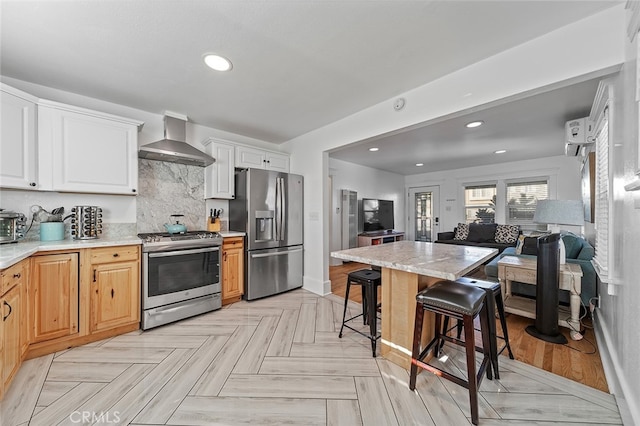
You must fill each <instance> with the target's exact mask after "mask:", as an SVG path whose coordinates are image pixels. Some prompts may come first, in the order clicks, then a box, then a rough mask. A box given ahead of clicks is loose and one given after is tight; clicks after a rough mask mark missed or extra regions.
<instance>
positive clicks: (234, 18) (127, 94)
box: [0, 0, 622, 174]
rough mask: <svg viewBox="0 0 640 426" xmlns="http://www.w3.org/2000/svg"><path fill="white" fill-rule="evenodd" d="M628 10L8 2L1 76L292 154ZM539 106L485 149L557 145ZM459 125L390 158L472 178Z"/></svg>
mask: <svg viewBox="0 0 640 426" xmlns="http://www.w3.org/2000/svg"><path fill="white" fill-rule="evenodd" d="M620 1H622V0H620ZM620 1H611V0H606V1H594V0H586V1H579V0H571V1H538V0H534V1H524V0H523V1H402V0H381V1H365V0H351V1H349V0H344V1H326V0H300V1H291V0H286V1H285V0H271V1H258V0H252V1H249V0H235V1H228V0H226V1H222V0H220V1H218V0H183V1H178V0H163V1H155V0H111V1H107V0H103V1H95V0H91V1H89V0H69V1H35V0H29V1H10V0H1V1H0V7H1V10H0V12H1V15H0V19H1V33H0V36H1V38H0V67H1V68H0V72H1V74H2V75H4V76H8V77H12V78H16V79H19V80H24V81H28V82H32V83H36V84H41V85H44V86H48V87H53V88H56V89H61V90H65V91H68V92H73V93H78V94H82V95H85V96H89V97H93V98H97V99H102V100H105V101H109V102H114V103H117V104H122V105H127V106H130V107H133V108H138V109H141V110H145V111H149V112H152V113H157V114H161V113H163V112H164V111H166V110H169V111H175V112H179V113H181V114H185V115H187V116H189V118H190V120H191V121H192V122H195V123H197V124H201V125H204V126H208V127H213V128H216V129H220V130H224V131H227V132H232V133H236V134H239V135H243V136H247V137H251V138H256V139H260V140H264V141H267V142H272V143H282V142H285V141H287V140H290V139H292V138H294V137H296V136H299V135H301V134H304V133H306V132H309V131H311V130H313V129H316V128H319V127H322V126H324V125H326V124H329V123H331V122H334V121H336V120H338V119H341V118H343V117H345V116H348V115H350V114H353V113H355V112H357V111H360V110H362V109H365V108H367V107H370V106H372V105H374V104H377V103H379V102H382V101H384V100H387V99H391V98H394V97H395V96H397V95H398V94H400V93H403V92H405V91H408V90H410V89H413V88H415V87H418V86H421V85H423V84H425V83H428V82H430V81H432V80H434V79H437V78H438V77H441V76H443V75H446V74H448V73H450V72H452V71H454V70H457V69H460V68H462V67H464V66H467V65H470V64H472V63H474V62H477V61H478V60H480V59H483V58H486V57H488V56H491V55H494V54H496V53H498V52H501V51H504V50H505V49H508V48H510V47H513V46H516V45H519V44H521V43H523V42H525V41H527V40H530V39H532V38H535V37H538V36H540V35H542V34H545V33H547V32H549V31H552V30H553V29H556V28H559V27H561V26H564V25H567V24H569V23H571V22H574V21H576V20H579V19H581V18H584V17H586V16H588V15H591V14H594V13H596V12H599V11H601V10H603V9H605V8H608V7H612V6H615V5H616V4H619V3H620ZM210 52H215V53H219V54H222V55H224V56H226V57H228V58H229V59H231V61H232V62H233V70H232V71H231V72H228V73H218V72H215V71H212V70H210V69H208V68H206V66H205V65H204V64H203V61H202V56H203V55H204V54H205V53H210ZM584 90H587V89H584ZM593 90H594V89H593V85H591V86H589V88H588V90H587V91H591V92H592V91H593ZM568 96H570V97H569V98H563V99H564V100H563V106H564V107H563V108H561V109H560V110H558V111H556V112H557V113H558V114H562V116H561V117H560V116H557V117H548V118H547V119H551V120H552V121H553V122H555V123H556V124H557V125H561V124H563V123H564V121H565V119H566V118H567V114H569V113H571V114H570V115H572V114H573V113H574V112H575V113H577V114H578V115H584V113H585V107H586V102H587V98H589V97H590V99H589V104H590V100H591V99H592V98H593V96H592V94H591V95H585V94H584V93H582V94H571V95H568ZM567 99H569V100H571V99H573V102H574V103H567V102H568V100H567ZM532 102H533V101H532ZM533 103H534V105H532V104H530V103H528V102H527V101H523V102H522V103H518V104H517V105H518V106H520V105H522V107H523V108H525V110H523V111H522V112H520V113H518V111H517V110H516V109H515V107H513V106H511V107H503V108H502V109H498V110H492V111H491V115H492V116H490V115H486V116H485V118H483V119H485V120H486V121H487V126H485V127H484V128H481V129H479V132H477V133H475V134H476V135H479V136H480V137H482V138H483V141H484V142H483V145H482V146H483V147H489V146H491V147H494V146H495V147H496V149H498V148H505V149H509V148H510V147H511V146H514V147H515V146H516V145H517V142H518V140H520V139H522V140H524V138H525V137H526V138H529V137H530V132H529V131H525V130H523V127H525V126H526V127H529V126H530V125H532V126H533V127H534V128H535V129H536V130H537V131H538V132H546V131H550V130H547V125H546V124H545V123H549V122H548V121H542V119H541V118H540V119H538V118H536V114H538V113H544V114H547V115H549V113H550V112H551V110H550V105H552V104H553V105H555V101H553V102H552V103H550V102H549V101H548V100H545V101H540V102H538V103H535V102H533ZM540 105H542V106H543V108H540V107H539V106H540ZM488 113H489V111H488V112H487V114H488ZM586 113H588V110H586ZM506 116H508V117H509V119H508V120H505V119H504V117H506ZM489 118H491V120H490V119H489ZM498 118H502V120H501V121H497V119H498ZM525 118H526V119H527V120H525ZM569 118H575V117H573V116H571V117H569ZM547 119H545V120H547ZM527 121H529V122H531V123H530V125H529V124H527ZM492 122H493V124H492ZM498 123H501V124H498ZM458 124H459V123H458V122H457V121H452V122H451V123H442V124H440V125H438V126H435V127H433V128H429V129H427V128H425V129H424V130H423V132H426V133H423V134H421V135H420V136H417V135H416V134H415V133H411V134H404V135H401V136H398V137H397V138H396V139H394V140H392V141H387V142H385V145H390V144H391V145H394V146H396V145H397V144H400V143H402V142H401V140H403V139H414V140H415V139H419V142H420V143H419V145H415V146H414V147H412V148H407V149H402V150H400V149H396V150H395V151H396V153H399V152H401V151H404V152H405V153H407V154H410V157H411V158H412V161H413V159H414V158H418V157H420V160H421V161H423V162H424V163H427V162H428V161H429V160H430V159H432V160H434V159H438V162H439V164H447V165H451V164H454V163H455V164H458V165H459V164H464V165H468V164H471V162H470V161H471V160H470V159H469V158H466V159H465V158H456V152H461V151H462V149H458V148H455V146H458V144H462V145H461V146H463V147H464V146H467V145H471V146H478V144H477V142H474V143H472V142H471V138H470V137H469V133H464V134H461V133H460V130H459V129H458V127H459V126H458ZM536 124H537V125H536ZM514 126H515V128H516V129H520V133H518V134H514V133H513V132H512V131H511V130H513V129H514ZM556 130H557V129H556ZM495 139H498V140H499V142H500V143H499V142H498V141H496V140H495ZM527 141H530V139H527ZM444 142H447V143H450V144H448V145H447V147H448V148H449V149H445V148H443V146H442V145H443V144H444ZM380 143H382V141H380ZM559 144H560V142H559ZM560 145H561V144H560ZM397 146H399V145H397ZM429 146H431V148H428V149H425V147H429ZM556 148H557V147H556ZM518 149H520V150H524V148H522V147H521V148H518ZM414 150H416V151H414ZM418 150H419V151H418ZM448 151H451V152H448ZM556 151H557V153H560V152H561V151H560V149H559V148H557V149H555V151H554V152H556ZM334 155H336V156H338V154H337V153H336V154H334ZM340 155H341V156H342V155H344V157H341V158H345V159H347V158H351V160H349V161H354V159H355V158H356V154H355V153H354V152H351V153H350V152H349V151H345V152H344V153H343V154H340ZM512 155H515V154H513V150H512ZM528 155H533V154H532V153H528ZM554 155H555V154H554ZM387 158H388V159H389V160H390V163H393V165H392V166H389V167H387V168H388V169H389V170H394V171H396V172H398V173H403V174H406V173H408V171H409V169H406V168H405V166H404V165H402V164H401V162H402V159H401V158H399V156H398V155H395V156H394V157H393V158H391V157H387ZM504 158H505V159H507V158H510V157H509V153H507V155H505V157H504ZM356 162H359V161H356ZM371 165H372V166H374V167H382V166H380V164H379V163H371ZM411 173H416V171H412V172H411Z"/></svg>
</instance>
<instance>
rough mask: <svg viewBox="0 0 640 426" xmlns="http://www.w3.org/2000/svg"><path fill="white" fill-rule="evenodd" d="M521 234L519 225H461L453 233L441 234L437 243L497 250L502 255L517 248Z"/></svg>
mask: <svg viewBox="0 0 640 426" xmlns="http://www.w3.org/2000/svg"><path fill="white" fill-rule="evenodd" d="M520 234H521V231H520V227H519V226H518V225H498V224H495V223H469V224H466V223H459V224H458V226H457V227H455V228H454V229H453V232H439V233H438V239H437V240H436V243H441V244H456V245H461V246H476V247H489V248H496V249H498V253H502V251H503V250H505V249H507V248H509V247H515V245H516V242H517V241H518V236H519V235H520Z"/></svg>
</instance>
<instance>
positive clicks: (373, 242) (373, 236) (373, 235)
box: [358, 230, 404, 247]
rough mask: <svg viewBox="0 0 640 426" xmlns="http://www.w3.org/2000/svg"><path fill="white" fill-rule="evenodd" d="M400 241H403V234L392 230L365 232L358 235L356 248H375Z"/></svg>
mask: <svg viewBox="0 0 640 426" xmlns="http://www.w3.org/2000/svg"><path fill="white" fill-rule="evenodd" d="M402 240H404V232H397V231H394V230H390V231H376V232H365V233H362V234H360V235H358V247H365V246H377V245H379V244H385V243H395V242H396V241H402Z"/></svg>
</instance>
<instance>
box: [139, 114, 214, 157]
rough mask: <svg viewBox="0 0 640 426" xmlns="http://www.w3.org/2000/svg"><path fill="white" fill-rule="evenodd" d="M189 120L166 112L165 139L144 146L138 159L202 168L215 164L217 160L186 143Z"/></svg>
mask: <svg viewBox="0 0 640 426" xmlns="http://www.w3.org/2000/svg"><path fill="white" fill-rule="evenodd" d="M187 120H188V118H187V117H186V116H181V115H179V114H173V113H169V112H166V113H165V116H164V139H162V140H159V141H158V142H152V143H150V144H147V145H142V146H141V147H140V149H139V151H138V157H139V158H146V159H147V160H156V161H167V162H169V163H178V164H187V165H190V166H200V167H206V166H208V165H210V164H213V163H214V162H215V161H216V160H215V158H213V157H211V156H210V155H207V154H205V153H204V152H202V151H200V150H199V149H196V148H194V147H193V146H191V145H189V144H188V143H187V142H186V139H187V138H186V134H187Z"/></svg>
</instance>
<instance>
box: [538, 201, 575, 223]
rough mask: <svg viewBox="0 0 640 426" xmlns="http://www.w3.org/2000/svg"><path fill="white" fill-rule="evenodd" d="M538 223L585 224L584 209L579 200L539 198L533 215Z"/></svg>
mask: <svg viewBox="0 0 640 426" xmlns="http://www.w3.org/2000/svg"><path fill="white" fill-rule="evenodd" d="M533 221H534V222H536V223H547V224H557V225H580V226H582V225H584V209H583V205H582V201H578V200H539V201H538V203H537V204H536V212H535V214H534V215H533Z"/></svg>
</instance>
